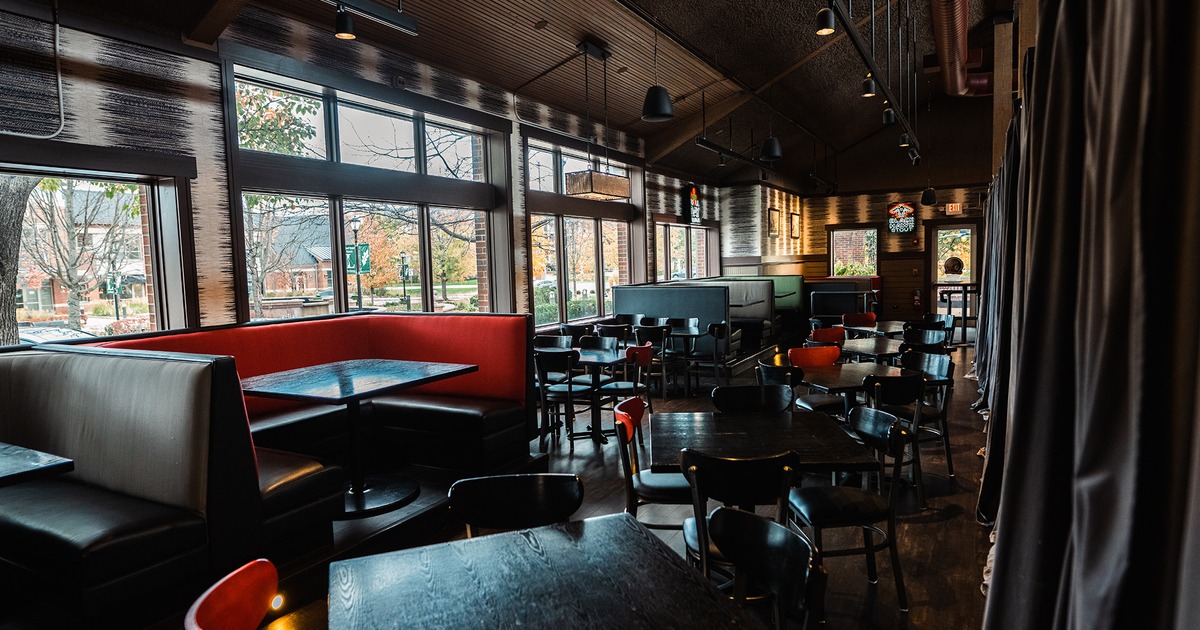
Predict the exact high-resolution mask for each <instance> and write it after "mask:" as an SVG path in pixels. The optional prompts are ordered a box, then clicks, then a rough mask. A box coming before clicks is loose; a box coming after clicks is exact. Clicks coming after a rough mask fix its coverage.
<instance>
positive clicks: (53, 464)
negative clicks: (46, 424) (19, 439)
mask: <svg viewBox="0 0 1200 630" xmlns="http://www.w3.org/2000/svg"><path fill="white" fill-rule="evenodd" d="M72 470H75V461H74V460H71V459H67V458H66V457H59V456H58V455H51V454H50V453H43V452H41V451H36V450H34V449H31V448H25V447H24V446H17V445H16V444H5V443H4V442H0V486H7V485H11V484H14V483H19V482H22V481H27V480H29V479H36V478H38V477H43V476H46V475H53V474H58V473H66V472H71V471H72Z"/></svg>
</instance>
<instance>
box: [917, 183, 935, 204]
mask: <svg viewBox="0 0 1200 630" xmlns="http://www.w3.org/2000/svg"><path fill="white" fill-rule="evenodd" d="M921 205H922V206H936V205H937V191H936V190H934V189H933V186H929V187H927V188H925V191H924V192H922V193H921Z"/></svg>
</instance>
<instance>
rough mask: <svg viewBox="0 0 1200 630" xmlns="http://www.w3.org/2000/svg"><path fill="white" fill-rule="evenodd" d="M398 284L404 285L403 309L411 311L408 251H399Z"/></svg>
mask: <svg viewBox="0 0 1200 630" xmlns="http://www.w3.org/2000/svg"><path fill="white" fill-rule="evenodd" d="M400 284H401V286H403V287H404V310H406V311H411V310H412V303H411V302H409V301H408V252H400Z"/></svg>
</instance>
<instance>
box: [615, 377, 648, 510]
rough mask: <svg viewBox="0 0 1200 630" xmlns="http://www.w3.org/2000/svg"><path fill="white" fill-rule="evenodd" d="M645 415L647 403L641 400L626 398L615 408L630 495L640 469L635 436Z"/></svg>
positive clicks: (623, 465)
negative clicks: (634, 440) (634, 478)
mask: <svg viewBox="0 0 1200 630" xmlns="http://www.w3.org/2000/svg"><path fill="white" fill-rule="evenodd" d="M644 415H646V403H645V402H643V401H642V399H641V398H636V397H635V398H626V399H625V400H622V401H621V402H619V403H617V405H616V406H615V407H613V418H614V419H615V420H616V423H615V424H616V427H617V442H619V443H620V445H621V447H620V449H618V450H619V451H620V455H621V467H622V468H623V469H624V472H625V490H626V491H627V492H628V493H629V494H632V493H633V476H634V475H636V474H637V472H638V469H639V466H638V454H637V449H636V448H634V447H633V446H632V444H633V436H634V434H635V433H636V432H637V427H638V425H640V424H641V423H642V417H643V416H644ZM629 494H626V496H629Z"/></svg>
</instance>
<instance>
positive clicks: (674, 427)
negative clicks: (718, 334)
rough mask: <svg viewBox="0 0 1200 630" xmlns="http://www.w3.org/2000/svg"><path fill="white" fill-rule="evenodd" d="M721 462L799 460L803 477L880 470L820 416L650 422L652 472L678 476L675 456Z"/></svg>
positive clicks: (666, 416) (704, 416)
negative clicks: (795, 456) (691, 453)
mask: <svg viewBox="0 0 1200 630" xmlns="http://www.w3.org/2000/svg"><path fill="white" fill-rule="evenodd" d="M684 448H690V449H693V450H697V451H700V452H702V453H708V454H709V455H718V456H721V457H759V456H763V455H774V454H776V453H782V452H785V451H796V452H797V453H799V454H800V458H801V460H802V463H801V465H800V470H801V471H802V472H831V471H841V470H879V461H878V460H876V459H875V456H874V455H873V454H872V453H871V452H870V451H868V450H867V448H866V447H864V446H863V445H862V444H859V443H858V442H856V441H854V439H853V438H851V437H850V436H849V435H848V434H847V433H846V432H845V431H844V430H843V429H842V427H841V426H839V425H838V424H837V422H835V421H834V420H833V419H832V418H830V417H829V416H827V415H825V414H823V413H821V412H819V411H796V412H780V413H775V412H761V413H713V412H710V411H696V412H684V413H655V414H651V416H650V459H651V464H650V470H651V471H652V472H679V451H680V450H681V449H684Z"/></svg>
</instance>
